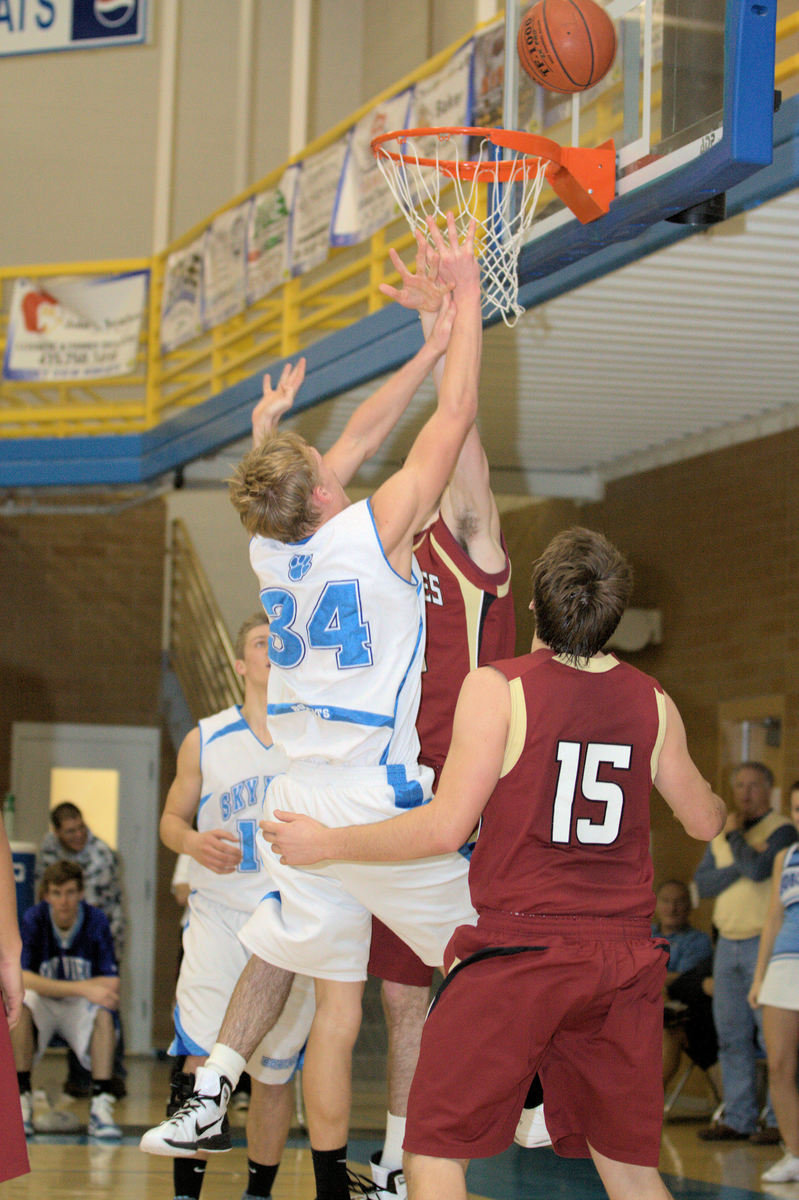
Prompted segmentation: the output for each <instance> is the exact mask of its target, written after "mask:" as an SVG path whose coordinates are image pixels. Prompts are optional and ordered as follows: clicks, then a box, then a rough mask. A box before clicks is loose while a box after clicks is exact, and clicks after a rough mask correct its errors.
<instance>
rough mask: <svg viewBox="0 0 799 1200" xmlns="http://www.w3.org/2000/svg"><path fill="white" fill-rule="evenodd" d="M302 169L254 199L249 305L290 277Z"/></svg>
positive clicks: (249, 238) (294, 169) (290, 171)
mask: <svg viewBox="0 0 799 1200" xmlns="http://www.w3.org/2000/svg"><path fill="white" fill-rule="evenodd" d="M298 173H299V168H298V167H289V168H288V170H287V171H286V173H285V174H284V176H283V178H282V179H281V181H280V183H279V184H278V186H277V187H274V188H268V189H267V191H265V192H259V193H258V195H257V196H254V197H253V201H252V205H251V206H250V212H249V224H248V228H247V303H248V304H254V303H255V301H256V300H260V299H261V297H262V296H267V295H268V294H269V293H270V292H272V291H274V289H275V288H276V287H279V286H280V284H281V283H284V282H285V281H286V279H287V278H288V274H289V225H290V221H291V210H292V207H293V204H294V189H295V186H296V183H297V175H298Z"/></svg>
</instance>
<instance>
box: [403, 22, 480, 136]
mask: <svg viewBox="0 0 799 1200" xmlns="http://www.w3.org/2000/svg"><path fill="white" fill-rule="evenodd" d="M473 49H474V42H473V39H472V40H470V41H468V42H467V43H466V45H465V46H462V47H461V48H460V50H458V52H457V53H456V54H453V56H452V58H451V59H450V60H449V62H448V63H447V65H446V66H445V67H442V68H441V70H440V71H437V72H436V74H435V75H431V76H430V77H429V79H422V80H420V81H419V83H417V84H416V86H415V87H414V89H413V97H412V99H411V108H410V113H409V115H408V127H409V128H411V129H418V128H419V127H420V126H421V127H424V126H428V125H434V126H441V125H468V124H469V117H470V115H471V111H472V99H471V78H472V52H473ZM459 140H460V139H459ZM423 144H424V143H419V145H420V146H421V145H423ZM425 157H427V154H425ZM430 157H433V158H435V149H434V148H433V150H432V154H431V155H430ZM441 157H442V158H446V157H448V155H446V154H443V153H442V155H441Z"/></svg>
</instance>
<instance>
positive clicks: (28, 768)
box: [11, 721, 161, 1054]
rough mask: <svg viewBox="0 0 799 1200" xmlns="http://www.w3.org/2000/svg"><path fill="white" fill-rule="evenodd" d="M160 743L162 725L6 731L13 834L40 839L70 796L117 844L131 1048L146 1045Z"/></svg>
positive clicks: (19, 726)
mask: <svg viewBox="0 0 799 1200" xmlns="http://www.w3.org/2000/svg"><path fill="white" fill-rule="evenodd" d="M160 748H161V735H160V730H158V729H152V728H146V727H143V726H119V725H67V724H54V725H48V724H39V723H35V722H26V721H16V722H15V723H14V725H13V728H12V734H11V781H12V782H11V787H12V790H13V792H14V795H15V796H16V803H17V810H16V822H15V837H17V838H19V839H20V840H23V841H27V842H33V843H34V844H35V845H37V846H38V845H39V843H40V842H41V840H42V838H43V836H44V834H45V833H46V832H47V830H48V828H49V815H48V814H49V811H50V809H51V808H52V807H53V805H54V804H57V803H59V802H60V801H61V800H72V801H73V803H75V804H77V806H78V807H79V808H80V809H81V811H82V813H83V815H84V817H85V818H86V823H87V824H88V826H89V828H90V829H91V830H92V832H94V833H96V834H97V836H98V837H102V838H103V840H104V841H108V842H109V844H110V845H112V846H113V848H114V849H118V851H119V857H120V863H121V876H122V896H123V903H124V910H125V916H126V918H127V935H126V949H125V957H124V961H123V962H122V963H121V965H120V976H121V992H122V1002H121V1006H120V1007H121V1011H122V1018H123V1021H124V1026H125V1041H126V1046H127V1050H128V1051H129V1052H130V1053H131V1054H149V1053H150V1051H151V1050H152V994H153V949H154V942H155V873H156V859H157V824H158V814H159V808H160V804H159V794H158V791H159V760H160Z"/></svg>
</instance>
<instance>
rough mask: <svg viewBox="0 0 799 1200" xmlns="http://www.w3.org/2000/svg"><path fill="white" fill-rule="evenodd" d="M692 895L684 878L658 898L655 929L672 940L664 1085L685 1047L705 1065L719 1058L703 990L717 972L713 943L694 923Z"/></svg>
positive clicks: (665, 888) (660, 892) (668, 882)
mask: <svg viewBox="0 0 799 1200" xmlns="http://www.w3.org/2000/svg"><path fill="white" fill-rule="evenodd" d="M690 911H691V897H690V893H689V891H688V888H687V886H686V884H684V883H683V882H682V880H680V879H668V880H666V882H665V883H662V884H661V885H660V887H659V888H658V891H657V896H656V899H655V923H654V926H653V932H654V933H655V934H657V936H658V937H662V938H664V939H665V941H667V942H668V943H669V962H668V968H667V972H666V986H665V989H664V996H665V1010H664V1022H663V1086H664V1087H666V1086H667V1085H668V1084H669V1082H670V1081H671V1080H672V1079H673V1078H674V1076H675V1074H676V1073H677V1068H678V1067H679V1065H680V1057H681V1055H682V1052H683V1050H684V1051H685V1052H686V1053H687V1054H688V1056H689V1058H691V1059H692V1060H693V1061H694V1062H695V1063H697V1064H698V1065H699V1066H700V1067H702V1068H704V1069H707V1068H708V1067H710V1066H712V1065H713V1063H714V1062H715V1061H716V1057H717V1054H718V1047H717V1043H716V1031H715V1027H714V1025H713V1013H712V1002H711V999H710V997H709V996H708V995H707V994H706V993H705V992H704V991H703V989H702V980H703V978H704V977H706V976H709V975H711V974H712V969H713V944H712V942H711V940H710V938H709V936H708V935H707V934H706V933H703V932H702V931H701V930H700V929H694V928H693V926H692V925H691V924H690V923H689V920H688V914H689V913H690Z"/></svg>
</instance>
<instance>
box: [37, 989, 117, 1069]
mask: <svg viewBox="0 0 799 1200" xmlns="http://www.w3.org/2000/svg"><path fill="white" fill-rule="evenodd" d="M25 1006H26V1008H29V1009H30V1012H31V1016H32V1017H33V1023H34V1025H35V1026H36V1055H35V1058H34V1062H38V1061H39V1059H40V1058H41V1057H42V1055H43V1054H44V1052H45V1050H46V1049H47V1047H48V1046H49V1044H50V1040H51V1039H52V1038H53V1037H55V1035H56V1034H57V1033H60V1035H61V1037H62V1038H63V1039H64V1041H65V1042H66V1043H67V1045H68V1046H69V1047H70V1049H72V1050H73V1051H74V1052H75V1056H76V1058H77V1059H78V1061H79V1062H80V1065H81V1066H82V1067H84V1068H85V1069H86V1070H87V1071H89V1070H91V1065H92V1060H91V1040H92V1033H93V1032H94V1021H95V1017H96V1016H97V1012H98V1010H99V1007H100V1006H99V1005H98V1004H92V1003H91V1001H90V1000H86V999H85V998H84V997H83V996H64V997H63V999H61V1000H57V999H55V998H54V997H52V996H40V995H39V993H38V992H31V991H26V992H25Z"/></svg>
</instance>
